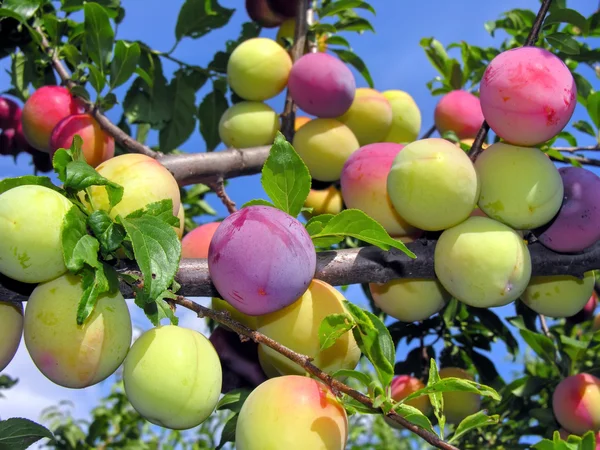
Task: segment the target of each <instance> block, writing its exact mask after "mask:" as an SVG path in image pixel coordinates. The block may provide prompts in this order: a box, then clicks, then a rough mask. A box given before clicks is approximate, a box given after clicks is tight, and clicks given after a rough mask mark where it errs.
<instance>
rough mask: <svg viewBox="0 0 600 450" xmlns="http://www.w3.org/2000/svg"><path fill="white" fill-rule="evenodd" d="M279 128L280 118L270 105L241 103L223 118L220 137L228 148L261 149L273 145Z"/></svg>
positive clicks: (230, 109)
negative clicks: (263, 146)
mask: <svg viewBox="0 0 600 450" xmlns="http://www.w3.org/2000/svg"><path fill="white" fill-rule="evenodd" d="M279 127H280V125H279V116H278V115H277V113H276V112H275V110H274V109H273V108H271V107H270V106H269V105H266V104H264V103H262V102H240V103H236V104H235V105H232V106H230V107H229V108H228V109H227V111H225V113H224V114H223V115H222V116H221V120H220V121H219V137H220V138H221V140H222V141H223V143H224V144H225V145H226V146H228V147H234V148H250V147H259V146H261V145H271V144H273V141H274V140H275V135H276V134H277V131H279Z"/></svg>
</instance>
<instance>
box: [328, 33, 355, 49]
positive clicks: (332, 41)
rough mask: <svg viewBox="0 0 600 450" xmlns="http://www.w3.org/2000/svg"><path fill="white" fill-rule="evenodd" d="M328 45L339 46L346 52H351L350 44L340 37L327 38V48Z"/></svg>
mask: <svg viewBox="0 0 600 450" xmlns="http://www.w3.org/2000/svg"><path fill="white" fill-rule="evenodd" d="M330 45H341V46H342V47H346V48H347V49H348V50H351V49H352V48H351V46H350V42H348V40H347V39H346V38H343V37H342V36H329V37H328V38H327V46H330Z"/></svg>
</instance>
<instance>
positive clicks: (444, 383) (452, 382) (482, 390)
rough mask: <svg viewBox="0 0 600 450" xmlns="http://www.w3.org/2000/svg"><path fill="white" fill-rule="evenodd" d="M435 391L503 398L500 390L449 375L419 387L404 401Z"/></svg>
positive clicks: (497, 399)
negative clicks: (470, 393) (499, 392)
mask: <svg viewBox="0 0 600 450" xmlns="http://www.w3.org/2000/svg"><path fill="white" fill-rule="evenodd" d="M435 392H472V393H474V394H479V395H483V396H485V397H491V398H492V399H494V400H496V401H500V400H501V397H500V394H498V392H496V391H495V390H494V389H493V388H491V387H490V386H486V385H485V384H480V383H477V382H475V381H471V380H465V379H462V378H454V377H448V378H442V379H441V380H439V381H436V382H435V383H432V384H428V385H427V386H426V387H424V388H423V389H419V390H418V391H415V392H413V393H412V394H410V395H409V396H407V397H406V398H404V399H403V401H404V402H407V401H409V400H412V399H413V398H417V397H420V396H421V395H429V394H431V393H435Z"/></svg>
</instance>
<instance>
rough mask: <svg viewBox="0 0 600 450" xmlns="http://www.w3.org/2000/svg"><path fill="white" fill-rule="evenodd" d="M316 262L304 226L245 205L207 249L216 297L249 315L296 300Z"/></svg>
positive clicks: (280, 214)
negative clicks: (217, 293) (216, 291)
mask: <svg viewBox="0 0 600 450" xmlns="http://www.w3.org/2000/svg"><path fill="white" fill-rule="evenodd" d="M316 263H317V255H316V252H315V247H314V245H313V243H312V240H311V238H310V235H309V234H308V232H307V231H306V228H304V226H303V225H302V224H301V223H300V222H299V221H298V220H297V219H295V218H294V217H292V216H290V215H289V214H286V213H285V212H283V211H281V210H279V209H276V208H273V207H270V206H259V205H255V206H247V207H244V208H242V209H240V210H239V211H236V212H235V213H233V214H231V215H229V216H228V217H227V218H226V219H225V220H224V221H223V222H221V225H220V226H219V228H217V231H216V232H215V234H214V236H213V238H212V240H211V243H210V247H209V249H208V270H209V272H210V276H211V279H212V281H213V283H214V285H215V287H216V288H217V290H218V291H219V293H220V294H221V295H220V297H221V298H223V299H225V300H226V301H227V302H229V304H231V305H232V306H233V307H234V308H236V309H237V310H238V311H240V312H243V313H244V314H248V315H250V316H258V315H261V314H267V313H270V312H275V311H278V310H280V309H283V308H285V307H286V306H288V305H290V304H291V303H293V302H294V301H296V300H297V299H298V298H299V297H300V296H301V295H302V294H303V293H304V292H305V291H306V289H308V286H309V284H310V282H311V280H312V279H313V277H314V274H315V269H316Z"/></svg>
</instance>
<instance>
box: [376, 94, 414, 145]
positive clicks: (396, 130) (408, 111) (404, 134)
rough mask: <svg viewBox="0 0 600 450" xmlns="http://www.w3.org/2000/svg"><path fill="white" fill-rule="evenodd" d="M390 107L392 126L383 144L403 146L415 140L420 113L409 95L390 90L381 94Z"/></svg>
mask: <svg viewBox="0 0 600 450" xmlns="http://www.w3.org/2000/svg"><path fill="white" fill-rule="evenodd" d="M382 94H383V96H384V97H385V98H387V99H388V101H389V102H390V105H391V107H392V126H391V127H390V130H389V131H388V134H387V136H386V137H385V138H384V139H383V142H395V143H397V144H405V143H409V142H412V141H414V140H416V139H417V137H418V136H419V133H420V131H421V111H420V110H419V107H418V106H417V104H416V102H415V100H414V99H413V98H412V97H411V95H410V94H408V93H407V92H404V91H399V90H391V91H384V92H382Z"/></svg>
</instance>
